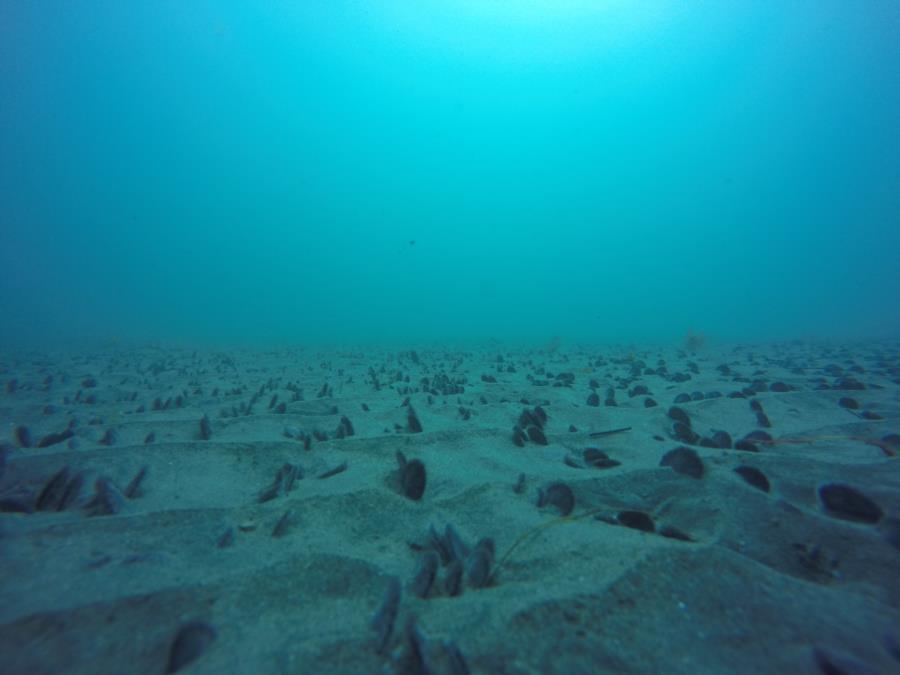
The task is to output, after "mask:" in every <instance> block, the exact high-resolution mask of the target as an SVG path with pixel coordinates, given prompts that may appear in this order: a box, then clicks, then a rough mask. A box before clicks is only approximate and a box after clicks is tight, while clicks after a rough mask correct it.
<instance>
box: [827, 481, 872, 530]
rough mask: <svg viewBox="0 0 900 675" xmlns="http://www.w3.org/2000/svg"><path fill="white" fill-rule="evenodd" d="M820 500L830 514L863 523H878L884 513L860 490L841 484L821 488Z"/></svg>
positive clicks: (829, 484) (830, 484) (831, 484)
mask: <svg viewBox="0 0 900 675" xmlns="http://www.w3.org/2000/svg"><path fill="white" fill-rule="evenodd" d="M819 499H821V500H822V504H823V505H824V506H825V509H826V510H827V511H828V513H829V514H831V515H833V516H835V517H837V518H844V519H845V520H855V521H858V522H861V523H877V522H878V521H879V520H881V518H882V517H883V516H884V511H882V510H881V507H880V506H878V504H876V503H875V502H873V501H872V500H871V499H869V498H868V497H866V496H865V495H864V494H862V493H861V492H859V491H858V490H856V489H854V488H852V487H850V486H849V485H843V484H841V483H828V484H827V485H823V486H822V487H820V488H819Z"/></svg>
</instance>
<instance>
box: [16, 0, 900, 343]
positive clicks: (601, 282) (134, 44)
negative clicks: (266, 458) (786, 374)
mask: <svg viewBox="0 0 900 675" xmlns="http://www.w3.org/2000/svg"><path fill="white" fill-rule="evenodd" d="M898 35H900V5H898V3H895V2H875V1H873V2H867V3H863V4H858V3H848V2H843V1H831V0H827V1H822V2H815V3H812V2H809V3H787V4H786V3H781V2H774V1H773V2H746V3H740V2H728V3H705V2H704V3H700V2H695V3H682V2H674V1H673V2H655V3H630V2H623V1H613V2H564V1H563V2H554V3H551V2H535V1H532V2H527V1H524V0H523V2H521V3H509V2H495V1H490V0H482V1H481V2H474V1H471V0H442V1H438V2H432V3H412V2H407V1H405V0H396V1H394V2H383V3H361V2H327V3H314V2H302V3H293V2H281V3H265V6H264V8H262V9H260V8H259V7H257V6H254V7H253V8H252V10H250V9H243V10H241V9H236V8H233V7H225V8H223V7H221V6H220V3H189V4H188V5H185V4H184V3H180V2H174V1H171V2H141V3H130V2H129V3H122V2H114V1H109V2H101V1H96V2H91V3H87V4H79V5H77V6H76V5H69V4H62V5H60V4H59V3H25V2H18V1H15V2H13V1H11V2H4V3H2V5H0V102H2V103H0V265H2V282H0V318H2V340H3V342H4V343H5V344H13V345H23V344H41V343H48V342H49V343H59V342H73V341H76V340H78V341H80V340H85V339H89V340H93V339H101V340H110V339H115V340H120V341H132V340H136V341H144V340H156V339H162V340H166V341H175V342H212V343H233V342H237V343H244V342H253V343H266V344H268V343H277V344H282V343H289V342H316V343H326V344H334V343H347V342H356V343H365V342H373V341H380V342H384V341H388V342H404V343H406V342H410V341H421V340H425V341H432V340H458V339H461V340H467V339H488V338H494V339H498V340H503V341H545V340H549V339H550V338H551V337H552V336H554V335H558V336H561V337H562V338H563V339H564V340H567V341H592V342H608V341H622V340H640V341H649V340H680V339H681V338H682V336H683V335H684V334H685V333H686V332H687V331H688V330H694V331H699V332H702V333H704V334H705V335H707V336H708V337H709V339H710V340H713V341H715V340H721V341H724V340H729V341H730V340H767V339H782V338H801V339H808V338H819V339H844V338H848V337H851V338H855V337H866V336H879V337H880V336H896V335H897V334H898V332H900V330H898V329H900V273H898V271H897V260H898V257H897V255H898V250H900V196H898V195H900V125H898V123H897V120H900V69H898V68H897V67H896V64H897V63H900V40H898V39H897V37H898Z"/></svg>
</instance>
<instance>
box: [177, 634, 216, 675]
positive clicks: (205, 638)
mask: <svg viewBox="0 0 900 675" xmlns="http://www.w3.org/2000/svg"><path fill="white" fill-rule="evenodd" d="M215 639H216V629H215V628H213V627H212V626H211V625H210V624H208V623H206V622H204V621H192V622H191V623H187V624H185V625H184V626H182V627H181V628H179V629H178V633H176V634H175V640H173V642H172V646H171V647H170V649H169V661H168V664H167V665H166V673H167V674H168V673H175V672H178V671H179V670H181V669H182V668H184V667H185V666H186V665H188V664H189V663H193V662H194V661H196V660H197V659H199V658H200V657H201V656H203V654H204V653H205V652H206V650H207V649H209V647H210V645H212V643H213V642H215Z"/></svg>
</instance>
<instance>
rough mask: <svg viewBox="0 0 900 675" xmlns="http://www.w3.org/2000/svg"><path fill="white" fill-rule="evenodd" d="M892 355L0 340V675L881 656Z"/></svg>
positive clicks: (891, 589)
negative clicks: (81, 345)
mask: <svg viewBox="0 0 900 675" xmlns="http://www.w3.org/2000/svg"><path fill="white" fill-rule="evenodd" d="M898 354H900V350H898V346H897V345H895V344H872V343H867V344H860V345H852V346H847V347H822V346H812V345H806V344H799V343H798V344H785V345H776V346H737V347H732V346H729V347H727V348H726V347H722V348H716V349H713V348H710V349H707V350H702V351H699V352H697V353H695V354H688V353H684V352H681V351H679V350H678V349H675V348H636V349H634V350H629V349H626V348H608V347H606V348H589V347H584V348H577V347H561V348H554V349H551V350H549V351H542V350H519V349H510V348H505V347H503V346H502V345H488V346H484V347H479V348H477V349H471V350H459V349H450V348H448V349H441V348H436V349H420V350H418V352H412V351H387V350H383V349H380V350H371V351H365V352H364V351H337V350H336V351H331V352H326V351H312V350H302V349H296V350H281V351H257V352H253V351H228V352H202V351H198V352H193V351H190V350H176V349H160V348H146V349H134V350H124V349H120V350H114V351H96V352H83V353H71V354H62V353H57V354H38V353H32V354H6V355H3V356H2V361H0V367H2V382H3V386H4V389H3V390H2V392H0V415H2V420H3V422H4V426H5V436H6V444H5V446H4V449H3V451H2V454H3V460H2V461H3V465H4V469H3V476H2V478H0V497H2V507H3V510H2V512H0V568H2V571H0V578H2V583H0V654H2V659H3V663H2V664H0V671H2V672H5V673H31V674H34V673H59V672H67V673H72V672H81V673H93V674H96V673H125V672H130V673H131V672H141V673H162V672H166V671H167V670H170V671H171V670H175V669H177V668H179V667H181V668H182V669H183V670H184V671H190V672H197V673H200V672H209V673H223V672H233V673H377V672H388V673H389V672H396V673H463V672H467V671H468V672H472V673H517V674H518V673H522V674H524V673H560V674H566V675H572V674H573V673H599V672H609V673H650V672H666V673H698V672H735V673H741V672H743V673H760V672H791V673H805V672H808V673H817V672H827V670H828V668H829V667H834V668H838V669H840V668H844V669H845V670H842V671H841V672H851V671H850V670H847V669H849V668H851V667H862V666H867V667H869V668H870V669H872V670H874V671H875V672H897V669H900V637H898V632H897V631H898V630H900V614H898V610H897V608H898V606H900V574H898V569H900V550H898V547H900V526H898V521H897V520H896V518H897V516H898V515H900V468H898V467H900V465H898V458H897V456H896V455H897V453H898V452H900V445H898V440H900V439H898V438H897V437H896V436H891V434H897V433H898V432H900V398H898V392H900V384H898V382H900V360H898ZM776 383H779V384H777V385H776ZM641 386H643V387H646V391H647V392H648V393H646V394H644V393H640V392H641V391H643V390H642V389H640V388H639V387H641ZM773 389H775V391H773ZM695 392H696V393H695ZM716 392H718V393H719V394H721V395H720V396H718V397H713V396H711V394H713V395H714V394H715V393H716ZM735 392H738V394H735ZM592 394H595V395H594V396H592ZM679 394H686V395H687V398H690V399H691V400H689V401H682V402H680V403H678V404H676V403H675V400H676V397H677V396H678V395H679ZM684 398H686V397H685V396H682V397H681V399H684ZM610 399H612V400H610ZM841 399H852V401H848V400H843V401H841ZM648 401H653V402H655V403H656V404H658V405H655V406H654V405H652V404H650V403H648ZM613 402H614V403H615V405H611V404H612V403H613ZM753 402H756V403H753ZM839 402H840V403H839ZM589 403H590V404H589ZM608 403H609V405H607V404H608ZM591 404H593V405H591ZM854 404H855V405H856V407H853V406H854ZM673 405H675V406H676V407H677V408H678V409H680V410H681V412H677V411H671V410H670V407H671V406H673ZM538 408H539V410H537V409H538ZM754 408H755V409H754ZM536 410H537V412H536ZM540 411H544V412H545V413H546V416H547V418H546V422H544V423H543V424H541V423H540V420H538V419H537V418H539V417H541V414H540ZM523 413H524V414H523ZM760 414H761V415H762V417H760ZM204 417H206V419H207V421H206V422H204V421H203V419H204ZM685 417H686V418H687V419H686V421H685ZM344 418H346V419H344ZM416 420H417V421H418V422H419V424H420V425H421V431H417V429H416V424H415V422H416ZM766 421H768V423H769V425H770V426H768V427H766V426H765V423H766ZM516 425H519V429H520V433H519V434H516V436H517V440H519V442H520V444H521V447H519V445H517V444H516V443H514V439H513V436H514V432H513V430H514V427H516ZM679 425H681V426H679ZM622 428H628V429H629V430H627V431H619V432H617V433H614V434H610V435H605V436H594V437H592V436H591V435H590V434H591V433H596V432H603V431H608V430H616V429H622ZM69 430H70V431H71V435H70V434H69ZM716 431H719V432H723V431H724V432H727V436H725V435H723V434H721V433H719V434H715V432H716ZM751 432H765V434H769V436H766V435H764V434H760V433H757V434H756V435H755V436H751V437H750V438H749V439H746V440H745V442H744V443H743V444H742V447H744V448H746V449H744V450H738V449H735V448H734V445H735V444H737V443H738V442H739V441H741V440H742V439H745V436H746V435H747V434H749V433H751ZM53 434H56V435H55V436H54V435H53ZM542 435H543V436H545V437H546V445H544V444H542V443H541V441H542V439H541V436H542ZM728 437H730V438H728ZM535 439H536V440H535ZM729 444H730V445H731V446H732V447H716V446H725V445H729ZM23 445H24V446H27V445H30V446H31V447H23ZM39 445H44V446H45V447H38V446H39ZM710 446H712V447H710ZM307 447H308V449H306V448H307ZM679 447H683V448H687V449H686V450H681V451H679V452H678V453H675V455H669V459H668V460H667V461H666V463H665V464H664V465H662V466H661V465H660V463H661V460H663V457H664V456H665V455H666V453H668V452H669V451H671V450H674V449H676V448H679ZM588 448H596V449H598V450H600V451H602V452H601V453H597V452H596V451H591V452H589V453H587V455H586V454H585V452H584V451H585V450H586V449H588ZM398 453H402V458H400V459H399V461H398ZM415 460H418V462H421V463H422V464H424V467H425V484H424V493H423V494H422V495H421V498H419V499H414V498H412V496H415V495H414V494H411V493H415V490H416V489H421V487H422V485H421V484H420V483H421V477H417V476H416V475H415V472H411V470H410V469H408V468H406V469H404V470H403V471H402V472H401V465H404V463H405V466H406V467H409V466H410V465H412V464H413V463H415V464H416V465H417V464H418V462H415ZM65 467H68V471H67V472H65V473H63V474H59V472H60V471H61V470H62V469H64V468H65ZM143 467H146V469H147V470H146V474H145V476H144V477H143V479H142V480H140V481H138V483H139V484H132V481H133V479H134V478H135V476H136V475H137V474H138V473H139V471H140V470H141V469H142V468H143ZM738 467H749V469H747V468H744V469H741V472H742V473H738V472H736V471H735V469H737V468H738ZM753 469H756V470H758V471H753ZM55 475H59V477H58V478H57V480H56V481H52V479H53V477H54V476H55ZM760 475H761V476H762V478H760ZM417 481H418V483H417ZM555 483H562V484H563V486H562V487H560V486H559V485H556V486H555V487H552V488H551V486H552V485H553V484H555ZM766 483H768V486H767V485H766ZM79 485H80V489H79ZM766 487H768V488H769V489H768V491H765V488H766ZM567 488H568V490H567ZM125 493H128V494H127V495H126V494H125ZM572 497H574V506H573V505H571V504H566V500H567V499H570V498H572ZM261 500H264V501H261ZM539 503H542V504H543V506H541V507H539V506H538V504H539ZM569 508H571V509H572V510H571V514H570V515H569V517H568V518H563V517H562V515H561V512H565V511H568V510H569ZM631 512H640V513H637V514H635V513H631ZM585 514H586V515H585ZM548 523H553V524H552V525H549V526H547V527H545V528H544V529H540V530H537V531H534V532H532V530H533V528H537V527H539V526H542V525H546V524H548ZM448 524H450V525H451V526H452V527H451V528H450V531H451V537H450V538H453V535H452V533H455V534H456V535H458V537H457V538H456V541H455V544H454V542H452V541H450V539H448V536H447V529H446V526H447V525H448ZM431 526H433V528H434V532H433V534H430V533H429V528H430V527H431ZM650 529H652V530H653V531H647V530H650ZM527 533H531V535H530V536H526V537H525V538H524V539H523V540H521V541H519V539H520V537H522V536H523V535H526V534H527ZM488 540H492V541H488ZM479 541H481V544H480V545H479V546H478V547H476V543H478V542H479ZM517 541H518V545H517V547H516V548H515V550H514V551H513V552H512V554H511V555H509V556H508V557H506V554H507V552H508V551H509V549H510V547H512V546H513V545H514V544H516V543H517ZM454 545H455V546H456V548H454ZM457 549H458V550H457ZM454 561H455V562H454ZM501 561H502V565H501ZM435 563H436V565H435ZM429 565H431V568H430V569H429ZM434 567H436V568H437V569H436V570H435V569H434ZM393 578H396V579H398V580H399V582H400V587H401V593H400V600H399V605H397V606H396V607H393V608H392V607H391V606H390V605H391V602H390V599H388V600H387V601H386V602H385V603H384V604H385V605H387V607H385V608H382V609H381V610H379V607H380V606H382V603H383V599H384V598H385V597H386V592H387V590H388V589H389V587H390V586H391V583H392V581H391V580H392V579H393ZM388 595H389V594H388ZM419 595H424V596H425V597H419ZM392 610H395V611H396V617H395V618H394V617H393V614H392ZM376 612H377V613H378V617H379V618H378V619H377V620H376V622H375V624H373V616H374V615H376ZM392 618H393V621H392V620H391V619H392ZM373 626H376V627H373ZM179 636H180V637H179ZM379 638H380V639H382V641H383V645H381V646H382V649H381V650H380V653H379V649H378V647H379V644H378V641H379ZM176 643H177V644H176ZM892 650H893V652H894V653H893V654H892ZM182 664H183V665H182ZM834 672H838V671H837V670H835V671H834ZM853 672H856V671H853Z"/></svg>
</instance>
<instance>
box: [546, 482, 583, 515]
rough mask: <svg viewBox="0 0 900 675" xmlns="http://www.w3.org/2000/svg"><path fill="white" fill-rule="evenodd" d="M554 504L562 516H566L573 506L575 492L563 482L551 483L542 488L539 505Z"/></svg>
mask: <svg viewBox="0 0 900 675" xmlns="http://www.w3.org/2000/svg"><path fill="white" fill-rule="evenodd" d="M547 505H552V506H555V507H556V508H557V509H559V512H560V514H561V515H563V516H568V515H569V514H570V513H572V510H573V509H574V508H575V494H574V493H573V492H572V488H570V487H569V486H568V485H566V484H565V483H553V484H552V485H550V486H549V487H548V488H547V489H546V490H542V491H541V494H540V499H539V501H538V506H539V507H544V506H547Z"/></svg>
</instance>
